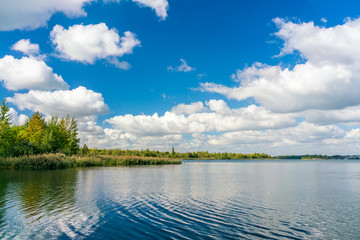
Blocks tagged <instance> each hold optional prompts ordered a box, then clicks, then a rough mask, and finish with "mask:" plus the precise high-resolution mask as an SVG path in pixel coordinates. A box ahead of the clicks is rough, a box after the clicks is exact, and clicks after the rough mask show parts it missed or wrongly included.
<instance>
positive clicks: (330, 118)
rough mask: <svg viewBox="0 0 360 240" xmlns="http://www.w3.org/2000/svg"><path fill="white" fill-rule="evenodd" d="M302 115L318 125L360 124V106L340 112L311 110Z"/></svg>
mask: <svg viewBox="0 0 360 240" xmlns="http://www.w3.org/2000/svg"><path fill="white" fill-rule="evenodd" d="M301 114H302V115H303V116H304V117H305V118H306V121H307V122H312V123H316V124H323V125H326V124H349V123H360V105H358V106H354V107H347V108H344V109H340V110H320V111H319V110H309V111H305V112H303V113H301Z"/></svg>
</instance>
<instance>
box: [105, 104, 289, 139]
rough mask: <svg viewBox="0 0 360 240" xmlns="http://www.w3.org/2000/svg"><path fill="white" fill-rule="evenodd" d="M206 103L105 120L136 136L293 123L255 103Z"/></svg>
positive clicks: (273, 126) (278, 125)
mask: <svg viewBox="0 0 360 240" xmlns="http://www.w3.org/2000/svg"><path fill="white" fill-rule="evenodd" d="M206 105H207V106H208V108H206V107H205V106H203V105H202V104H199V103H193V104H190V105H184V104H181V105H178V106H176V107H174V108H173V109H172V111H171V112H166V113H165V114H164V115H163V116H159V115H158V114H157V113H155V114H153V115H151V116H150V115H137V116H133V115H131V114H127V115H124V116H116V117H113V118H111V119H108V120H106V121H107V122H108V123H110V124H112V125H113V126H114V128H115V129H119V130H122V131H123V132H126V133H131V134H136V135H140V136H156V135H158V136H160V135H167V134H183V133H202V132H212V131H216V132H225V131H234V130H240V129H267V128H280V127H286V126H291V125H294V124H295V120H294V118H292V117H291V116H288V115H283V114H272V113H271V112H269V111H268V110H266V109H264V108H263V107H258V106H255V105H250V106H248V107H246V108H238V109H230V108H229V107H228V106H227V105H226V103H225V102H224V101H222V100H210V101H208V102H207V103H206ZM199 111H206V112H199Z"/></svg>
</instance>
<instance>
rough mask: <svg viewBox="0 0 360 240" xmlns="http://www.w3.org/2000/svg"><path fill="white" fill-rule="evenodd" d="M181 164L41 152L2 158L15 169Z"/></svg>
mask: <svg viewBox="0 0 360 240" xmlns="http://www.w3.org/2000/svg"><path fill="white" fill-rule="evenodd" d="M164 164H181V161H180V160H177V159H169V158H154V157H138V156H108V155H97V156H78V155H72V156H66V155H64V154H41V155H34V156H22V157H10V158H0V168H14V169H61V168H69V167H102V166H136V165H164Z"/></svg>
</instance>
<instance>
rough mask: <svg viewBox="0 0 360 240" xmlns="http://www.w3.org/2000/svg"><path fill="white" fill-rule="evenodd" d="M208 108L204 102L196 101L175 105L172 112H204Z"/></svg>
mask: <svg viewBox="0 0 360 240" xmlns="http://www.w3.org/2000/svg"><path fill="white" fill-rule="evenodd" d="M206 110H207V108H206V107H205V106H204V104H203V103H202V102H194V103H191V104H183V103H181V104H179V105H176V106H174V107H173V108H172V109H171V112H173V113H175V114H193V113H197V112H203V111H206Z"/></svg>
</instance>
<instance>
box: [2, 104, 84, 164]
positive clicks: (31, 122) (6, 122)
mask: <svg viewBox="0 0 360 240" xmlns="http://www.w3.org/2000/svg"><path fill="white" fill-rule="evenodd" d="M0 110H1V112H0V156H1V157H16V156H23V155H35V154H42V153H64V154H75V153H77V152H78V151H79V149H80V148H79V144H80V139H79V138H78V127H77V122H76V120H75V119H74V118H70V117H69V115H68V116H66V117H65V118H59V117H57V116H52V117H51V118H50V119H49V120H48V121H46V120H45V118H44V116H42V115H41V114H40V113H39V112H35V113H34V114H33V115H32V116H31V117H29V118H28V119H27V121H26V122H25V124H23V125H21V126H17V125H15V124H13V122H12V116H11V114H10V107H9V106H8V105H7V103H6V101H5V100H3V101H2V102H1V105H0Z"/></svg>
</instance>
